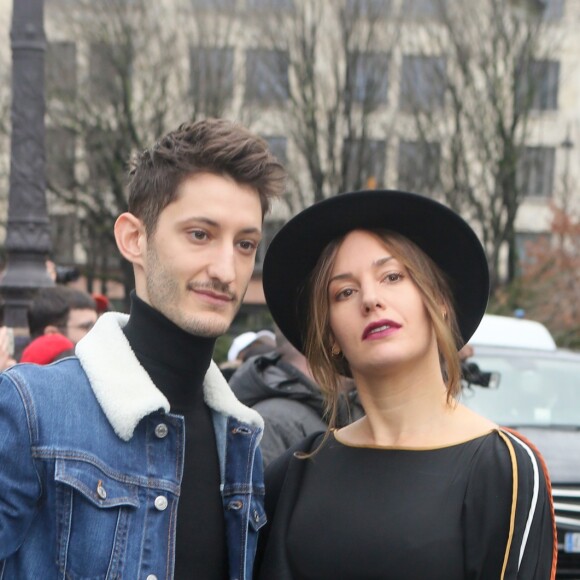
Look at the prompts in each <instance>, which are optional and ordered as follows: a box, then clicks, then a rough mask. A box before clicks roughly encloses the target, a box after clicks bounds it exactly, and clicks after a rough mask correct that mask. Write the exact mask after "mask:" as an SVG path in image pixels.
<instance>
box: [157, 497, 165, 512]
mask: <svg viewBox="0 0 580 580" xmlns="http://www.w3.org/2000/svg"><path fill="white" fill-rule="evenodd" d="M155 507H156V508H157V509H158V510H159V511H160V512H162V511H163V510H164V509H165V508H166V507H167V498H166V497H165V496H163V495H158V496H157V497H156V498H155Z"/></svg>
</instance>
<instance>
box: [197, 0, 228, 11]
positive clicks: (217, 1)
mask: <svg viewBox="0 0 580 580" xmlns="http://www.w3.org/2000/svg"><path fill="white" fill-rule="evenodd" d="M192 4H193V7H194V8H201V9H206V10H207V9H215V10H231V9H233V8H235V7H236V0H192Z"/></svg>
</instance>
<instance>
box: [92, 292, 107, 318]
mask: <svg viewBox="0 0 580 580" xmlns="http://www.w3.org/2000/svg"><path fill="white" fill-rule="evenodd" d="M92 297H93V300H94V301H95V304H96V305H97V312H98V313H99V314H102V313H103V312H108V311H109V310H110V309H111V303H110V302H109V299H108V298H107V297H106V296H105V295H104V294H96V293H95V294H92Z"/></svg>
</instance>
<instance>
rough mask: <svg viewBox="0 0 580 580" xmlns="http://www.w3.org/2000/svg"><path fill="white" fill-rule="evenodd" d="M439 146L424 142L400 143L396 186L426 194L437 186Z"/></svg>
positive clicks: (439, 160) (439, 157) (439, 159)
mask: <svg viewBox="0 0 580 580" xmlns="http://www.w3.org/2000/svg"><path fill="white" fill-rule="evenodd" d="M440 162H441V146H440V145H439V143H433V142H432V143H429V142H424V141H401V142H400V143H399V160H398V165H397V176H398V186H399V188H400V189H403V190H405V191H415V192H417V193H423V194H428V193H430V192H431V191H432V190H433V189H435V188H437V186H438V185H439V165H440Z"/></svg>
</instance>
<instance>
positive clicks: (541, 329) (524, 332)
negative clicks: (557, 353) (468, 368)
mask: <svg viewBox="0 0 580 580" xmlns="http://www.w3.org/2000/svg"><path fill="white" fill-rule="evenodd" d="M469 344H471V345H472V346H477V345H482V346H499V347H505V348H535V349H539V350H556V342H555V341H554V339H553V337H552V335H551V334H550V331H549V330H548V329H547V328H546V327H545V326H544V325H543V324H541V323H540V322H537V321H535V320H526V319H525V318H512V317H510V316H497V315H495V314H486V315H485V316H484V317H483V320H482V321H481V323H480V325H479V326H478V327H477V330H476V331H475V333H474V335H473V336H472V337H471V340H470V341H469Z"/></svg>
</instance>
